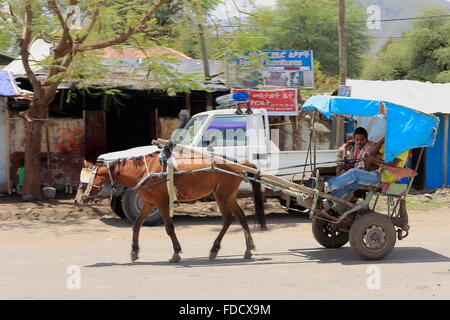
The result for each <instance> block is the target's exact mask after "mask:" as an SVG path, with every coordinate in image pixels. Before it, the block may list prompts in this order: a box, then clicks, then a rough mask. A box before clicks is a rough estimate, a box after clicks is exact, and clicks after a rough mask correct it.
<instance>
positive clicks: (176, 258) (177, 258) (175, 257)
mask: <svg viewBox="0 0 450 320" xmlns="http://www.w3.org/2000/svg"><path fill="white" fill-rule="evenodd" d="M180 260H181V257H180V255H179V254H174V255H173V257H172V259H170V260H169V262H170V263H177V262H179V261H180Z"/></svg>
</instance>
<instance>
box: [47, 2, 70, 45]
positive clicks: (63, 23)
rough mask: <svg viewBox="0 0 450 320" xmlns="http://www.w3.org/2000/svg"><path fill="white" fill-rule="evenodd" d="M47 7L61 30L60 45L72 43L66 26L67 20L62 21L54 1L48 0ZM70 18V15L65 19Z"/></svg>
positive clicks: (62, 18)
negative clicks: (56, 19) (54, 15)
mask: <svg viewBox="0 0 450 320" xmlns="http://www.w3.org/2000/svg"><path fill="white" fill-rule="evenodd" d="M48 6H49V7H50V9H51V10H52V11H53V12H54V13H55V14H56V16H57V17H58V20H59V23H60V25H61V27H62V29H63V35H62V39H61V44H65V42H66V41H69V42H70V43H73V41H72V36H71V35H70V29H69V26H68V25H67V20H65V19H64V17H63V15H62V13H61V10H59V8H58V5H57V4H56V1H55V0H48ZM69 17H70V15H69V16H68V17H67V19H68V18H69Z"/></svg>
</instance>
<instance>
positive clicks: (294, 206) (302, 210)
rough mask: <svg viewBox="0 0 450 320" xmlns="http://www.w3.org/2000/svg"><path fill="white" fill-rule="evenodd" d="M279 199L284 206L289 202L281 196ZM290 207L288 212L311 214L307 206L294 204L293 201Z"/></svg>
mask: <svg viewBox="0 0 450 320" xmlns="http://www.w3.org/2000/svg"><path fill="white" fill-rule="evenodd" d="M278 201H280V204H281V206H282V207H283V208H286V203H287V201H286V200H284V199H281V198H278ZM289 208H290V209H288V210H287V212H289V213H295V214H299V213H304V214H309V209H307V208H305V207H302V206H299V205H298V204H294V203H293V202H292V201H291V204H290V205H289Z"/></svg>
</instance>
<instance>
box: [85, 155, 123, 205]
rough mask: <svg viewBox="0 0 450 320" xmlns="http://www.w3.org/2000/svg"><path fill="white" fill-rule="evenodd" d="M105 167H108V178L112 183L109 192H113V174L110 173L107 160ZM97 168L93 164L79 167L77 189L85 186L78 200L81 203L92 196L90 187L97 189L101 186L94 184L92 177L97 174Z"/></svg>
mask: <svg viewBox="0 0 450 320" xmlns="http://www.w3.org/2000/svg"><path fill="white" fill-rule="evenodd" d="M106 167H107V168H108V174H109V179H110V181H111V185H112V192H111V194H113V193H114V192H115V190H116V188H115V183H114V179H113V176H112V174H111V168H110V166H109V163H108V162H107V163H106ZM98 168H99V166H93V167H87V168H83V169H81V174H80V185H79V187H78V189H83V188H86V190H84V193H83V195H82V196H81V201H80V202H81V203H83V202H84V201H85V200H87V199H90V198H92V196H91V191H92V188H97V189H101V188H102V186H98V185H95V184H94V179H95V177H96V175H97V170H98Z"/></svg>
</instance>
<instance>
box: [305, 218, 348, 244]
mask: <svg viewBox="0 0 450 320" xmlns="http://www.w3.org/2000/svg"><path fill="white" fill-rule="evenodd" d="M312 232H313V235H314V238H315V239H316V241H317V242H318V243H320V244H321V245H322V246H324V247H325V248H340V247H342V246H343V245H344V244H346V243H347V242H348V232H342V231H337V230H333V229H332V223H331V222H327V221H324V220H321V219H317V218H314V219H313V221H312Z"/></svg>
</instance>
